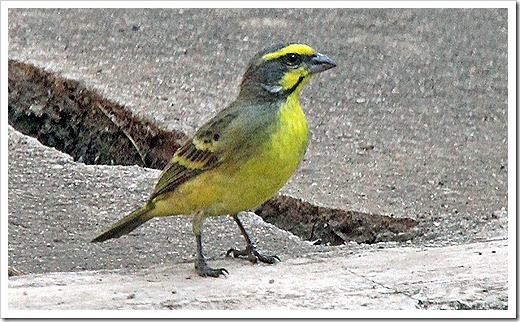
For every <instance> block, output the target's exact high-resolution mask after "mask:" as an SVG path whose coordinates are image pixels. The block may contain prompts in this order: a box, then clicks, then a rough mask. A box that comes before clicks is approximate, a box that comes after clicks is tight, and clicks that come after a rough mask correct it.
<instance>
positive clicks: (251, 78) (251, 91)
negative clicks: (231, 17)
mask: <svg viewBox="0 0 520 322" xmlns="http://www.w3.org/2000/svg"><path fill="white" fill-rule="evenodd" d="M335 66H336V63H335V62H334V61H333V60H332V59H330V58H329V57H327V56H325V55H323V54H320V53H318V52H316V51H315V50H314V49H313V48H311V47H309V46H307V45H304V44H297V43H293V44H284V45H278V46H273V47H271V48H268V49H266V50H263V51H261V52H260V53H258V54H256V55H255V56H254V57H253V59H252V60H251V62H250V63H249V66H248V67H247V70H246V72H245V74H244V77H243V79H242V83H241V85H240V92H239V94H238V97H237V98H236V100H235V101H234V102H232V103H231V104H230V105H229V106H228V107H226V108H225V109H223V110H222V111H220V112H219V113H218V114H217V115H216V116H215V117H213V118H212V119H211V120H209V121H208V122H207V123H206V124H205V125H203V126H202V127H201V128H200V129H199V130H198V131H197V132H196V134H195V135H194V137H193V138H192V139H191V140H189V141H187V142H186V143H185V144H184V145H183V146H181V147H180V148H179V149H178V150H177V151H176V152H175V154H174V155H173V157H172V159H171V160H170V162H169V163H168V165H167V166H166V168H165V169H164V170H163V172H162V174H161V176H160V177H159V181H158V182H157V185H156V186H155V190H154V192H153V193H152V195H151V196H150V198H149V199H148V201H147V202H146V204H144V205H143V206H141V207H140V208H139V209H137V210H135V211H134V212H132V213H131V214H129V215H128V216H126V217H124V218H123V219H121V220H120V221H118V222H117V223H115V224H114V225H113V226H112V227H110V228H109V229H108V230H106V231H105V232H103V233H102V234H101V235H99V236H98V237H96V238H95V239H93V240H92V242H101V241H104V240H107V239H110V238H117V237H120V236H122V235H124V234H127V233H129V232H130V231H132V230H134V229H135V228H137V227H138V226H140V225H141V224H143V223H144V222H146V221H148V220H150V219H152V218H153V217H159V216H174V215H181V214H193V215H194V217H193V233H194V235H195V237H196V243H197V259H196V260H195V268H196V270H197V272H198V274H199V275H201V276H213V277H218V276H220V275H224V274H225V273H227V270H226V269H224V268H218V269H214V268H210V267H209V266H208V265H207V263H206V260H205V258H204V255H203V251H202V238H201V233H202V223H203V221H204V219H205V218H206V217H208V216H221V215H226V214H229V215H231V216H233V218H234V220H235V221H236V223H237V224H238V226H239V228H240V231H241V233H242V235H243V236H244V238H245V240H246V243H247V244H246V248H245V250H242V251H239V250H236V249H231V250H230V251H228V255H229V254H233V255H234V256H235V257H239V256H244V257H246V258H247V259H249V260H250V261H251V262H257V261H258V260H259V261H262V262H266V263H271V264H272V263H275V262H276V260H279V258H278V257H277V256H276V255H274V256H269V255H265V254H262V253H261V252H259V251H258V250H257V249H256V246H255V244H254V243H253V241H252V240H251V238H250V237H249V235H248V234H247V232H246V230H245V229H244V226H243V225H242V223H241V221H240V220H239V218H238V213H239V212H241V211H246V210H250V209H253V208H255V207H258V206H259V205H261V204H262V203H264V202H265V201H267V200H268V199H269V198H271V197H272V196H273V195H274V194H275V193H276V192H277V191H278V190H279V189H280V188H281V187H282V186H283V185H284V184H285V183H286V182H287V180H288V179H289V178H290V177H291V175H292V174H293V172H294V171H295V169H296V168H297V166H298V164H299V163H300V161H301V160H302V159H303V156H304V154H305V151H306V149H307V145H308V127H307V121H306V119H305V115H304V113H303V111H302V109H301V107H300V102H299V94H300V91H301V90H302V88H303V87H304V86H305V84H307V82H308V81H309V79H310V78H311V77H312V76H313V75H315V74H316V73H319V72H322V71H325V70H328V69H330V68H333V67H335Z"/></svg>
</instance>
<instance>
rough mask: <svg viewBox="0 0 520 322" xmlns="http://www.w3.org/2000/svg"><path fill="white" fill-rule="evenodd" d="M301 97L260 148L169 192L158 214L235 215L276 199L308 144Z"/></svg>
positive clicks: (292, 102)
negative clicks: (300, 101)
mask: <svg viewBox="0 0 520 322" xmlns="http://www.w3.org/2000/svg"><path fill="white" fill-rule="evenodd" d="M297 98H298V97H297V96H295V97H293V99H291V97H290V99H288V100H287V101H286V104H285V105H284V106H282V107H281V108H280V109H279V110H278V117H277V118H276V121H275V122H274V123H273V124H272V126H271V127H270V128H269V129H267V130H268V131H269V133H270V135H269V136H268V137H269V139H268V140H266V141H265V142H263V143H262V144H261V146H260V147H259V148H258V149H256V152H255V153H254V154H252V155H249V156H248V157H247V158H245V159H242V160H240V162H239V163H240V164H237V163H236V162H235V163H233V164H226V163H225V162H224V163H223V164H221V165H220V166H218V167H216V168H214V169H212V170H209V171H207V172H204V173H202V174H200V175H199V176H197V177H195V178H193V180H190V181H188V182H186V183H185V184H183V185H182V186H180V187H179V188H178V189H176V190H175V191H172V192H171V193H168V195H167V196H164V198H161V201H158V202H157V203H156V213H157V215H163V216H169V215H174V214H193V213H195V212H199V211H203V212H205V213H206V214H207V215H225V214H234V213H237V212H240V211H245V210H250V209H253V208H255V207H257V206H259V205H261V204H262V203H263V202H265V201H267V200H268V199H269V198H271V197H272V196H273V195H274V194H275V193H276V192H277V191H278V190H280V188H281V187H282V186H283V185H284V184H285V183H286V182H287V180H289V178H290V177H291V175H292V174H293V173H294V170H296V168H297V167H298V164H299V163H300V161H301V160H302V159H303V156H304V154H305V151H306V149H307V144H308V128H307V121H306V119H305V115H304V113H303V111H302V109H301V107H300V103H299V101H298V99H297Z"/></svg>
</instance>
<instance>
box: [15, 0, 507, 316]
mask: <svg viewBox="0 0 520 322" xmlns="http://www.w3.org/2000/svg"><path fill="white" fill-rule="evenodd" d="M302 22H305V23H302ZM42 25H44V26H46V28H44V29H42V28H41V26H42ZM507 32H508V31H507V11H506V10H505V9H478V10H468V9H456V10H455V9H443V10H441V9H438V10H433V9H428V10H425V9H423V10H420V9H344V10H332V9H323V10H310V9H309V10H307V9H305V10H295V9H290V10H224V9H222V10H184V9H169V10H123V9H104V10H91V9H82V10H76V9H74V10H63V9H46V10H34V9H23V10H22V9H10V10H9V58H10V59H14V60H19V61H22V62H26V63H31V64H34V65H36V66H38V67H44V68H46V69H47V70H49V71H51V72H53V73H56V74H59V75H60V76H63V77H67V78H71V79H76V80H79V81H81V82H83V83H84V84H85V85H86V86H87V87H89V88H91V89H93V90H96V91H98V92H99V93H100V94H102V95H103V96H104V97H107V98H108V99H110V100H113V101H116V102H119V103H121V104H123V105H124V106H126V107H127V108H128V109H129V110H130V111H131V112H132V113H134V114H135V115H137V116H138V117H141V118H145V119H147V120H149V121H151V122H153V123H155V124H157V125H159V126H160V127H163V128H165V129H176V130H180V131H182V132H185V133H186V134H188V135H189V134H192V133H193V132H194V131H195V129H196V128H197V127H198V126H200V125H201V124H203V123H204V122H205V121H206V120H207V119H209V118H210V117H211V115H212V114H214V113H215V112H216V111H218V110H219V109H221V108H223V107H224V106H225V105H226V104H227V103H229V102H230V101H231V100H232V98H233V96H234V95H235V94H236V90H237V87H238V84H239V78H240V76H241V74H242V72H243V69H244V67H245V65H246V64H247V62H248V60H249V58H250V57H251V56H252V55H253V54H254V53H255V52H256V51H258V50H259V49H260V48H263V47H264V46H266V45H269V44H271V43H273V42H285V41H294V40H297V41H302V42H306V43H308V44H310V45H312V46H314V47H315V48H317V49H318V50H320V51H322V52H324V53H326V54H327V55H329V56H331V57H333V58H334V59H335V60H336V61H337V63H338V67H337V68H335V69H333V70H331V71H330V72H328V73H324V74H323V75H320V76H318V77H316V79H314V80H313V81H311V84H310V86H309V88H306V89H305V90H304V92H303V93H302V104H303V107H304V109H305V110H306V113H307V116H308V121H309V124H310V130H311V137H312V141H311V146H310V148H309V151H308V153H307V155H306V158H305V160H304V162H303V163H302V165H301V167H300V169H299V170H298V172H297V173H296V174H295V176H294V177H293V178H292V179H291V181H290V182H289V183H288V185H287V186H286V187H284V189H283V190H282V192H283V193H285V194H289V195H292V196H295V197H298V198H302V199H304V200H307V201H310V202H312V203H315V204H319V205H321V206H326V207H335V208H341V209H345V210H354V211H364V212H367V213H371V214H391V215H395V216H400V217H410V218H414V219H417V220H418V221H420V222H421V223H422V225H423V227H424V235H423V236H422V237H419V238H416V239H414V240H413V241H411V242H409V243H401V244H400V243H383V244H375V245H372V246H366V245H356V244H348V245H346V246H341V247H339V248H334V247H326V246H313V245H311V244H310V243H307V242H303V241H301V240H299V239H298V238H296V237H294V236H291V235H290V234H288V233H285V232H283V231H280V230H279V229H277V228H276V227H274V226H271V225H269V224H265V223H264V222H262V221H261V220H260V219H259V218H258V217H256V216H253V215H247V216H246V225H247V226H248V227H251V231H252V234H253V236H255V238H256V239H257V241H258V244H259V246H261V247H262V248H264V249H266V250H267V251H269V252H277V253H278V254H279V255H280V256H281V257H282V259H283V260H284V261H283V262H282V263H280V264H278V265H276V266H273V267H266V266H259V267H250V266H248V264H240V263H239V262H238V263H237V262H233V261H231V260H224V261H222V260H221V258H222V256H223V254H224V252H225V250H227V248H229V247H231V246H235V245H240V244H241V242H242V241H241V239H240V238H241V237H240V236H239V234H238V231H237V229H236V228H235V227H234V226H233V222H232V220H231V219H230V218H226V217H223V218H216V219H213V220H210V221H208V224H207V229H206V231H207V234H206V235H205V236H204V238H205V240H207V241H210V242H209V243H208V244H207V247H206V251H207V253H208V256H209V258H210V259H212V260H215V259H219V260H218V261H217V263H218V264H222V265H226V266H227V267H228V269H230V271H231V273H232V275H231V277H230V278H228V279H220V280H207V279H199V278H198V277H196V276H193V271H192V269H191V264H189V265H188V264H184V263H186V262H188V261H190V260H191V259H192V254H193V249H194V243H193V238H192V236H191V234H190V230H191V229H190V222H189V218H187V217H177V218H163V219H161V220H154V221H153V222H151V223H150V224H149V225H146V226H145V227H142V229H139V230H138V231H136V233H134V234H132V235H131V236H128V237H126V238H122V239H120V240H117V241H113V242H110V243H106V244H103V245H91V244H88V243H87V241H88V240H89V239H91V238H92V237H93V236H94V235H95V234H96V233H97V232H99V230H100V229H102V228H103V227H105V226H106V225H107V224H108V223H110V222H111V221H113V220H115V219H117V218H119V217H120V216H121V215H122V214H124V213H126V212H128V211H130V210H131V209H133V208H134V207H135V206H136V205H138V204H139V203H140V202H142V201H144V200H145V199H146V198H147V195H148V193H149V191H150V189H152V187H153V184H154V182H155V180H156V178H157V175H158V172H157V171H155V170H150V169H143V168H140V167H137V166H133V167H123V166H115V167H111V166H87V165H84V164H82V163H79V162H74V161H73V160H72V158H71V157H69V156H66V155H64V154H62V153H59V152H57V151H55V150H53V149H49V148H45V147H43V146H41V145H40V144H39V143H38V142H37V141H35V140H33V139H30V138H27V137H25V136H23V135H21V134H20V133H17V132H16V131H15V130H12V129H10V131H9V196H8V201H9V249H8V250H9V264H10V265H13V266H14V267H15V268H17V269H19V270H22V271H25V272H27V273H29V274H28V275H25V276H19V277H13V278H11V279H10V282H9V283H10V288H9V292H10V293H9V305H10V307H11V308H15V307H16V308H23V309H27V308H38V306H39V305H40V304H39V303H40V301H32V300H31V298H28V297H27V295H24V292H26V293H27V294H35V293H36V294H40V293H41V294H50V293H44V292H50V291H51V290H53V291H55V292H56V293H52V294H55V295H56V299H59V298H60V296H62V298H64V300H57V301H54V302H52V303H54V304H52V303H51V304H52V305H51V304H49V308H59V306H60V305H62V307H67V308H72V307H75V308H80V307H78V306H75V305H76V304H77V305H79V304H81V305H85V303H91V305H92V306H91V308H107V305H108V306H109V307H110V308H130V307H132V308H138V307H140V305H142V308H172V309H177V308H217V307H218V308H237V307H238V306H239V305H238V304H245V305H246V306H247V308H270V307H280V306H283V307H285V308H303V307H302V306H306V307H309V308H345V309H362V308H368V309H374V308H380V309H386V308H451V309H455V308H458V309H463V308H472V309H478V308H499V309H504V308H505V307H507V306H508V295H507V292H508V288H507V286H506V282H507V281H508V277H507V261H506V258H507V251H506V245H507V226H508V218H507V211H508V208H507V193H508V191H507V173H508V162H507V143H508V141H507ZM230 227H232V228H230ZM493 240H495V241H493ZM489 241H493V242H489ZM438 247H440V248H438ZM379 248H381V249H379ZM423 249H426V250H425V252H426V253H427V254H430V253H429V252H431V253H435V256H431V257H429V256H427V257H426V258H421V257H420V254H421V250H423ZM493 251H495V253H493ZM474 252H476V253H474ZM479 252H480V253H482V255H478V253H479ZM426 253H425V254H426ZM475 254H476V255H475ZM443 255H444V256H443ZM407 256H411V257H407ZM416 256H419V257H416ZM472 256H476V257H472ZM298 258H304V259H302V261H303V262H299V259H298ZM305 258H308V259H305ZM484 258H485V259H486V261H481V259H484ZM364 259H366V260H364ZM408 259H409V260H408ZM477 259H478V260H477ZM473 260H475V261H476V262H473ZM339 262H341V263H344V264H342V266H340V265H335V264H336V263H339ZM301 263H303V264H302V265H303V266H306V267H309V268H310V269H309V270H307V271H305V272H306V274H303V275H302V274H299V275H298V274H293V273H292V272H293V271H295V270H299V269H300V268H301V267H303V266H301V265H300V264H301ZM408 263H412V264H410V265H407V264H408ZM414 263H415V264H414ZM425 263H426V264H427V266H428V267H430V266H431V270H430V271H429V273H430V274H431V276H430V278H427V279H426V278H425V279H421V282H420V283H419V284H417V285H423V286H424V287H423V288H422V289H423V292H425V293H424V294H427V295H426V296H425V298H422V297H420V296H419V295H417V294H421V292H420V289H421V288H420V287H418V288H415V285H414V283H415V282H413V279H411V278H412V277H414V276H415V275H414V274H415V273H416V272H420V271H421V269H424V270H426V271H428V269H430V268H424V267H423V266H421V265H424V264H425ZM472 263H478V264H472ZM376 264H377V265H376ZM452 264H453V265H455V266H451V265H452ZM351 265H352V266H351ZM415 265H418V266H415ZM457 265H459V266H457ZM460 265H463V266H464V268H465V269H464V272H465V273H461V272H460V271H459V270H457V269H456V267H459V268H460ZM480 265H487V266H486V267H487V269H484V266H480ZM420 267H422V268H421V269H420ZM446 267H452V268H453V269H454V271H450V270H448V269H445V268H446ZM100 269H107V270H111V269H118V271H103V272H96V271H97V270H100ZM394 270H395V271H394ZM49 272H56V273H52V274H47V273H49ZM71 272H72V273H71ZM182 272H184V273H182ZM263 272H264V273H266V272H269V274H271V273H272V274H273V275H272V276H273V277H272V278H270V279H263V280H262V283H263V284H262V287H260V286H258V283H256V282H255V281H256V280H258V278H252V277H251V276H255V277H256V276H259V275H260V276H261V275H262V273H263ZM34 274H38V275H34ZM75 274H76V275H75ZM148 274H151V276H153V277H154V278H156V279H155V281H161V283H157V284H158V285H157V286H156V287H159V288H163V289H162V290H163V291H162V292H166V293H168V296H166V293H160V294H163V295H164V296H163V295H154V296H152V295H151V293H148V292H152V290H154V288H153V287H155V286H150V289H149V290H148V291H147V290H142V291H140V292H137V291H136V290H135V289H136V288H135V285H146V284H139V283H146V277H144V276H145V275H148ZM266 274H267V273H266ZM315 274H317V275H316V276H322V277H323V278H322V279H320V278H316V276H314V275H315ZM456 274H467V275H465V277H464V278H458V277H456V276H459V275H456ZM75 276H76V277H79V276H83V277H82V278H78V280H77V281H74V279H75ZM98 276H101V277H99V278H101V279H102V281H99V280H98V282H99V283H95V281H96V278H97V277H98ZM187 276H189V277H191V279H190V280H185V278H186V277H187ZM233 276H236V277H237V278H239V281H240V282H238V281H237V282H233V280H232V279H233ZM338 276H342V278H345V279H347V280H350V278H353V280H357V279H359V280H360V284H359V285H357V284H356V283H355V282H354V284H356V285H352V284H348V285H350V286H348V285H347V286H345V288H342V287H341V286H338V283H334V281H335V278H336V277H338ZM372 277H374V279H371V278H372ZM376 277H377V278H381V280H378V279H377V278H376ZM367 278H368V279H371V280H370V281H371V282H369V281H368V280H367ZM271 279H273V280H274V282H273V283H269V281H270V280H271ZM401 279H404V280H407V279H408V280H410V283H411V285H413V286H411V288H407V287H408V286H407V287H404V288H401V286H402V283H403V282H402V280H401ZM168 280H174V281H176V282H175V283H177V282H179V283H180V280H183V282H184V283H187V284H183V283H180V284H179V285H181V286H178V287H177V286H176V287H173V288H172V290H170V286H169V285H168V284H167V283H166V281H168ZM310 280H312V281H316V282H315V284H312V283H305V284H304V286H295V285H300V284H301V283H304V281H305V282H307V281H310ZM361 281H364V282H362V283H361ZM373 281H376V282H377V283H376V282H373ZM455 281H457V282H455ZM459 281H460V282H459ZM320 282H323V284H322V285H320V284H319V283H320ZM82 283H83V284H82ZM134 283H135V284H134ZM147 283H151V282H147ZM190 283H194V284H190ZM209 283H214V284H215V285H217V284H218V285H222V288H215V289H212V291H213V292H218V290H220V291H221V292H222V294H221V295H218V294H214V295H211V296H209V295H208V296H206V297H204V296H202V297H201V296H199V295H198V294H201V291H203V290H207V289H208V288H210V287H211V286H208V285H213V284H209ZM327 283H329V284H327ZM453 283H455V284H457V285H454V284H453ZM62 284H65V285H62ZM152 284H153V283H152ZM266 284H267V286H265V285H266ZM86 285H88V286H89V287H86ZM226 285H227V286H226ZM242 285H243V288H241V287H242ZM305 285H307V287H305ZM68 286H71V287H68ZM76 286H77V287H76ZM79 286H81V287H79ZM269 286H272V287H273V291H272V292H273V293H270V288H269ZM437 286H439V289H436V290H435V287H437ZM83 288H85V290H84V292H85V293H81V294H80V292H79V291H78V290H81V289H83ZM141 289H142V287H141ZM240 289H241V290H242V291H241V292H243V293H238V294H245V295H246V296H247V295H251V294H256V295H254V296H253V298H258V299H260V300H259V302H258V303H256V304H254V303H245V302H244V301H245V300H243V298H242V297H240V296H239V295H237V292H238V290H240ZM291 289H292V290H291ZM480 289H482V291H477V290H480ZM102 290H105V291H107V292H111V291H115V292H117V296H116V295H114V296H113V298H114V299H112V297H110V296H108V295H107V296H103V297H101V298H100V299H99V301H94V299H92V297H91V295H92V294H102ZM394 290H397V291H395V292H394ZM483 290H486V291H483ZM171 291H176V292H177V293H176V294H172V293H171ZM351 291H352V293H350V292H351ZM141 292H142V293H141ZM255 292H256V293H255ZM414 292H416V293H414ZM60 293H62V295H60ZM82 294H83V295H82ZM131 294H135V295H133V296H134V297H133V298H132V295H131ZM212 294H213V293H212ZM226 294H227V295H226ZM231 294H234V295H233V296H231ZM488 294H491V295H490V296H488ZM82 296H84V297H82ZM313 296H314V297H313ZM414 296H415V297H414ZM127 297H130V298H128V299H127ZM302 297H304V298H307V297H308V298H309V299H310V300H309V301H304V303H305V304H301V303H302ZM27 299H29V300H27ZM78 299H81V301H78ZM85 299H87V301H85ZM227 299H229V301H227V302H226V300H227ZM262 299H263V300H262ZM373 299H377V300H373ZM133 300H135V301H133ZM41 301H43V300H41ZM183 301H184V302H183ZM262 301H265V302H262ZM457 301H458V302H457ZM311 302H312V303H311ZM41 303H47V302H44V301H43V302H41ZM60 303H61V304H60ZM133 303H137V304H136V305H137V306H133V305H134V304H133ZM421 303H422V304H421ZM423 304H424V305H423ZM53 305H55V306H53ZM219 305H220V306H222V307H220V306H219Z"/></svg>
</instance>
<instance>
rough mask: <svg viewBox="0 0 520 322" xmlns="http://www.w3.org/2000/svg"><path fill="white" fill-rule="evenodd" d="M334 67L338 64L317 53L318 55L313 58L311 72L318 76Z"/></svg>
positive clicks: (310, 65) (310, 66)
mask: <svg viewBox="0 0 520 322" xmlns="http://www.w3.org/2000/svg"><path fill="white" fill-rule="evenodd" d="M334 67H336V63H335V62H334V61H333V60H332V59H330V58H329V57H327V56H325V55H323V54H320V53H316V55H315V56H314V57H312V58H311V62H310V64H309V71H310V72H311V74H317V73H321V72H323V71H326V70H327V69H331V68H334Z"/></svg>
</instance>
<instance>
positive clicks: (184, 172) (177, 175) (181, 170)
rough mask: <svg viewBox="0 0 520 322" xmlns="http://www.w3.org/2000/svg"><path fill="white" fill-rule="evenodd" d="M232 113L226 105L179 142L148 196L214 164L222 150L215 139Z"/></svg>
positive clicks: (176, 184)
mask: <svg viewBox="0 0 520 322" xmlns="http://www.w3.org/2000/svg"><path fill="white" fill-rule="evenodd" d="M236 115H237V114H236V113H233V112H231V111H230V110H229V109H225V110H223V111H221V113H219V114H217V115H216V116H215V117H214V118H213V119H212V120H211V121H209V122H208V123H207V124H206V125H204V126H202V127H201V128H200V130H199V131H197V133H196V134H195V136H194V138H193V139H192V140H191V141H188V142H186V143H185V144H184V145H183V146H181V147H180V148H179V149H178V150H177V151H176V152H175V154H174V155H173V157H172V159H171V160H170V162H169V163H168V165H167V166H166V168H165V169H164V170H163V172H162V174H161V176H160V178H159V181H158V182H157V185H156V186H155V190H154V192H153V194H152V195H151V196H150V200H152V199H154V198H156V197H157V196H159V195H162V194H164V193H167V192H170V191H173V190H175V189H176V188H177V187H179V186H180V185H181V184H183V183H184V182H186V181H188V180H190V179H192V178H194V177H196V176H198V175H199V174H201V173H203V172H205V171H208V170H209V169H212V168H214V167H215V166H217V165H218V164H219V163H220V162H221V161H222V160H221V158H222V156H223V153H222V152H224V151H222V152H221V151H219V147H220V145H219V141H220V139H221V136H222V133H223V132H225V130H226V128H227V127H228V125H229V124H230V123H231V122H232V121H233V120H234V119H235V118H236Z"/></svg>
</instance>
